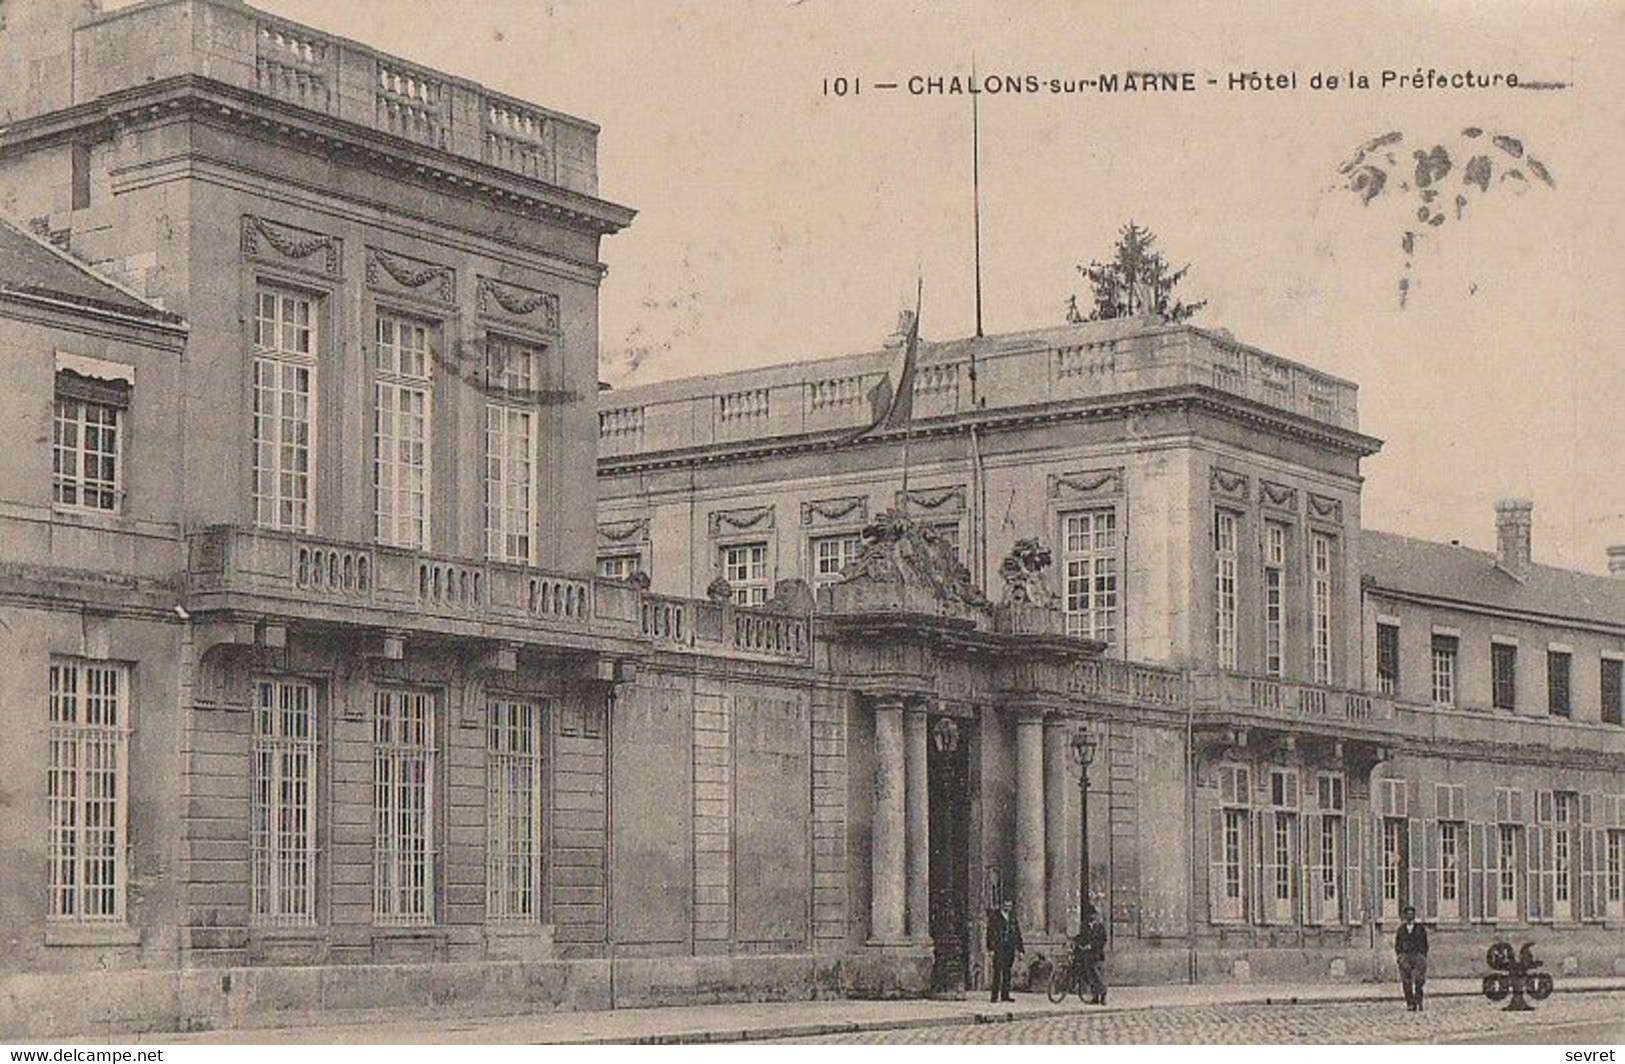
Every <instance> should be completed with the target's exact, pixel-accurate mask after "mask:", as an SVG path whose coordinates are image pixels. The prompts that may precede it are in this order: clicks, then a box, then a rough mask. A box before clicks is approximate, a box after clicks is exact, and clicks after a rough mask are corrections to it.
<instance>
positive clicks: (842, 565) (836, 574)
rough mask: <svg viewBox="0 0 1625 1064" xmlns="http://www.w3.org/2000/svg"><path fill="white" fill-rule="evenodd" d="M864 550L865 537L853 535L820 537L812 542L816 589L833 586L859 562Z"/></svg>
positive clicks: (813, 580) (813, 577) (812, 570)
mask: <svg viewBox="0 0 1625 1064" xmlns="http://www.w3.org/2000/svg"><path fill="white" fill-rule="evenodd" d="M862 549H863V537H862V536H860V535H858V534H856V533H851V534H847V535H840V536H818V537H816V538H815V539H813V540H812V542H811V554H812V557H811V572H812V583H813V586H814V587H821V586H823V585H825V584H833V583H834V582H835V581H837V580H839V579H840V578H841V573H843V572H845V571H846V569H847V568H848V567H849V566H850V565H851V564H852V563H853V562H855V561H857V560H858V552H859V551H861V550H862Z"/></svg>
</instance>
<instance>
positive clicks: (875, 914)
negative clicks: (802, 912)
mask: <svg viewBox="0 0 1625 1064" xmlns="http://www.w3.org/2000/svg"><path fill="white" fill-rule="evenodd" d="M903 794H904V768H903V703H902V700H901V699H896V698H881V699H877V700H876V701H875V813H874V832H873V839H872V842H871V844H870V854H869V874H870V877H871V880H870V882H871V892H870V899H869V906H870V909H869V933H870V936H871V937H872V938H873V939H875V940H876V941H879V942H897V941H900V940H901V939H902V937H903V875H904V872H903V868H904V857H903V828H904V825H903Z"/></svg>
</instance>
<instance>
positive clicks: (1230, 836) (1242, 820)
mask: <svg viewBox="0 0 1625 1064" xmlns="http://www.w3.org/2000/svg"><path fill="white" fill-rule="evenodd" d="M1246 824H1247V810H1245V809H1229V808H1227V809H1225V811H1224V894H1225V897H1226V898H1228V899H1230V900H1231V901H1233V902H1236V903H1238V904H1239V902H1240V901H1241V875H1242V851H1243V849H1244V837H1243V832H1244V831H1245V830H1246Z"/></svg>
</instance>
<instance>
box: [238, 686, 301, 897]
mask: <svg viewBox="0 0 1625 1064" xmlns="http://www.w3.org/2000/svg"><path fill="white" fill-rule="evenodd" d="M253 749H254V759H253V763H252V768H251V778H250V782H249V790H250V794H251V796H252V802H251V805H250V809H249V822H250V825H251V832H250V834H251V839H250V850H251V861H250V864H251V867H252V877H251V882H250V889H249V903H250V904H249V912H250V915H251V917H252V920H253V922H254V923H256V924H265V925H271V926H297V925H308V924H313V923H315V922H316V852H317V851H316V766H317V760H316V689H315V687H314V686H313V685H312V684H310V683H307V682H304V681H302V680H279V679H262V680H256V681H255V683H254V747H253Z"/></svg>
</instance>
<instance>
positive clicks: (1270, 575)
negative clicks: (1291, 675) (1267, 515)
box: [1264, 521, 1287, 676]
mask: <svg viewBox="0 0 1625 1064" xmlns="http://www.w3.org/2000/svg"><path fill="white" fill-rule="evenodd" d="M1286 540H1287V529H1286V526H1285V525H1283V524H1281V523H1279V522H1277V521H1270V522H1268V523H1267V524H1265V526H1264V672H1265V674H1266V675H1269V676H1284V675H1286V625H1287V619H1286Z"/></svg>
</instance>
